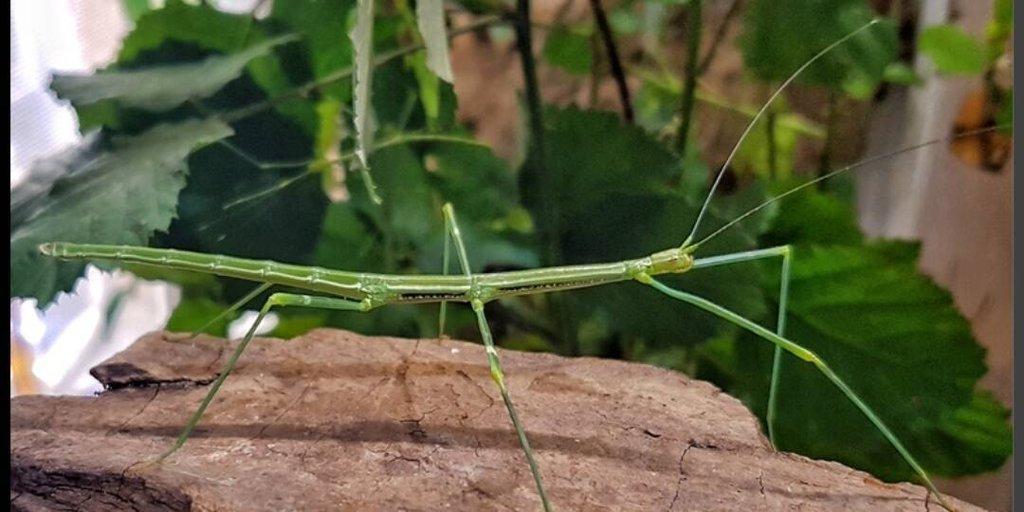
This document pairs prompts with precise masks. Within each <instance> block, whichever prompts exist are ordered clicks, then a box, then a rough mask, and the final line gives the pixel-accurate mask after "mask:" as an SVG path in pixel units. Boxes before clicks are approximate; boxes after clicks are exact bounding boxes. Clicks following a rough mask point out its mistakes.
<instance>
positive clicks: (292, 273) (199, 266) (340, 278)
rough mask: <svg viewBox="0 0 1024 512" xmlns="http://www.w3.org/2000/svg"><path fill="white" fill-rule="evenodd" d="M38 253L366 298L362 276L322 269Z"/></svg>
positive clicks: (161, 256) (164, 255) (78, 250)
mask: <svg viewBox="0 0 1024 512" xmlns="http://www.w3.org/2000/svg"><path fill="white" fill-rule="evenodd" d="M39 252H41V253H43V254H45V255H48V256H53V257H56V258H59V259H68V260H82V259H88V260H106V261H115V262H122V263H131V264H136V265H147V266H155V267H161V268H172V269H177V270H187V271H191V272H199V273H203V274H214V275H218V276H224V277H235V278H238V279H246V280H249V281H261V282H266V283H273V284H279V285H284V286H294V287H296V288H302V289H305V290H313V291H318V292H322V293H328V294H331V295H337V296H341V297H345V298H349V299H355V300H362V299H364V298H366V296H367V294H366V293H365V292H364V290H363V288H362V286H361V283H362V282H363V279H361V277H362V276H361V274H359V273H355V272H343V271H340V270H329V269H325V268H320V267H303V266H299V265H289V264H285V263H278V262H275V261H261V260H250V259H246V258H235V257H232V256H223V255H212V254H202V253H197V252H189V251H179V250H177V249H155V248H151V247H136V246H127V245H98V244H74V243H67V242H53V243H48V244H42V245H40V246H39Z"/></svg>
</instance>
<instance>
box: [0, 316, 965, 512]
mask: <svg viewBox="0 0 1024 512" xmlns="http://www.w3.org/2000/svg"><path fill="white" fill-rule="evenodd" d="M233 343H234V342H229V341H225V340H221V339H216V338H208V337H201V338H199V339H197V340H195V342H194V343H193V342H189V341H187V340H185V338H184V337H183V336H182V335H174V334H169V333H154V334H151V335H148V336H146V337H144V338H142V339H141V340H139V342H137V343H136V344H135V345H133V346H132V347H131V348H130V349H128V350H127V351H125V352H123V353H121V354H119V355H117V356H115V357H114V358H112V359H111V360H109V361H107V362H105V363H104V364H102V365H100V366H98V367H97V368H95V369H94V371H93V373H94V375H95V376H96V377H97V378H99V379H100V380H101V381H103V382H104V384H105V385H106V386H108V387H109V388H110V389H109V390H108V391H106V392H104V393H101V394H100V395H98V396H93V397H49V396H23V397H17V398H15V399H13V400H12V401H11V414H12V423H11V441H12V452H11V473H12V477H11V504H12V506H13V507H14V508H15V509H16V510H246V511H250V510H274V511H278V510H536V509H538V508H539V501H538V499H537V497H536V494H535V491H534V488H533V482H532V480H531V477H530V473H529V470H528V468H527V465H526V463H525V460H524V458H523V455H522V453H521V452H520V449H519V446H518V443H517V441H516V436H515V433H514V431H513V430H512V427H511V425H510V423H509V421H508V418H507V416H506V412H505V408H504V407H503V406H502V404H501V399H500V396H499V395H498V393H497V391H496V390H495V388H494V387H493V385H492V383H491V381H490V377H489V371H488V367H487V363H486V357H485V354H484V351H483V350H482V347H481V346H480V345H476V344H471V343H466V342H460V341H451V340H405V339H397V338H383V337H377V338H374V337H364V336H360V335H356V334H353V333H349V332H345V331H338V330H327V329H320V330H315V331H312V332H310V333H308V334H306V335H304V336H302V337H298V338H295V339H293V340H290V341H286V340H276V339H263V338H260V339H256V340H254V341H253V343H252V345H250V347H249V349H248V350H247V352H246V353H245V354H244V355H243V356H242V358H241V360H240V361H239V366H238V368H237V369H236V372H235V373H233V374H232V375H231V376H230V378H228V379H227V380H226V382H225V384H224V387H223V388H222V390H221V393H220V394H219V395H218V397H217V399H216V400H215V401H214V402H213V404H212V405H211V406H210V409H209V410H208V412H207V416H206V418H204V420H203V422H202V423H200V425H199V427H198V428H197V429H196V432H195V433H194V434H193V437H192V439H190V440H189V442H188V443H187V444H186V445H185V447H184V448H182V449H181V450H180V451H179V452H178V453H176V454H175V455H173V456H172V457H171V458H170V459H168V460H166V461H165V462H163V463H162V464H161V465H159V466H156V467H149V468H141V469H140V468H139V467H138V466H133V465H134V464H135V463H137V462H139V461H142V460H145V459H148V458H150V457H152V456H154V455H156V454H158V453H160V452H161V451H162V450H163V449H164V448H166V447H167V446H168V445H169V443H170V442H171V441H172V440H173V438H174V436H176V435H177V434H178V431H179V430H180V429H181V427H182V426H183V425H184V423H185V422H186V420H187V418H188V417H189V415H190V414H191V413H192V411H193V410H194V409H195V407H196V406H197V404H198V402H199V401H200V400H201V399H202V397H203V395H204V394H205V393H206V391H207V385H208V383H209V382H210V381H211V380H212V379H213V378H214V377H215V376H216V374H217V371H218V370H219V368H220V365H221V364H222V363H223V362H224V361H225V360H226V358H227V357H228V355H229V353H230V349H231V346H232V344H233ZM501 356H502V359H503V361H504V364H505V370H506V374H507V378H508V385H509V387H510V389H511V393H512V396H513V399H514V400H515V401H516V403H517V405H518V408H519V411H520V414H521V416H522V418H523V421H524V422H525V424H526V428H527V431H528V435H529V437H530V439H531V441H532V442H533V444H534V447H535V450H536V452H537V459H538V462H539V464H540V467H541V468H542V472H543V474H544V478H545V481H546V483H547V488H548V491H549V493H550V495H551V499H552V501H553V502H554V504H555V506H556V507H557V508H558V509H559V510H795V509H799V510H914V511H924V510H929V509H931V510H937V509H938V505H937V503H936V502H935V499H934V496H928V493H927V492H926V491H925V489H924V488H922V487H919V486H915V485H910V484H898V485H893V484H885V483H882V482H879V481H878V480H876V479H875V478H873V477H871V476H870V475H868V474H866V473H863V472H860V471H856V470H852V469H850V468H847V467H845V466H842V465H840V464H837V463H833V462H824V461H815V460H811V459H808V458H805V457H802V456H798V455H794V454H789V453H780V452H776V451H774V450H772V448H771V447H770V446H769V444H768V442H767V440H766V439H765V437H764V435H763V434H762V433H761V430H760V427H759V425H758V422H757V420H756V419H755V418H754V416H753V415H752V414H751V413H750V412H749V411H748V410H747V409H745V408H744V407H743V406H742V405H741V403H740V402H739V401H737V400H736V399H734V398H732V397H730V396H728V395H726V394H724V393H722V392H721V391H720V390H718V389H717V388H715V387H714V386H712V385H710V384H707V383H705V382H700V381H695V380H691V379H689V378H687V377H685V376H683V375H681V374H678V373H675V372H671V371H667V370H663V369H659V368H655V367H652V366H648V365H643V364H637V363H626V362H621V361H610V360H599V359H591V358H577V359H568V358H563V357H560V356H555V355H551V354H530V353H521V352H512V351H507V350H502V351H501ZM952 502H953V503H955V504H956V505H957V506H958V508H959V510H964V511H967V510H978V509H976V508H975V507H972V506H970V505H968V504H965V503H962V502H958V501H955V500H952Z"/></svg>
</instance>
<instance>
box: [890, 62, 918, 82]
mask: <svg viewBox="0 0 1024 512" xmlns="http://www.w3.org/2000/svg"><path fill="white" fill-rule="evenodd" d="M882 79H883V80H885V81H886V82H889V83H893V84H899V85H921V83H922V80H921V77H919V76H917V73H915V72H914V69H913V68H911V67H910V66H908V65H906V64H904V63H902V62H893V63H892V64H889V65H888V66H886V67H885V73H883V74H882Z"/></svg>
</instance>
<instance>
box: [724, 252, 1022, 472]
mask: <svg viewBox="0 0 1024 512" xmlns="http://www.w3.org/2000/svg"><path fill="white" fill-rule="evenodd" d="M917 255H918V248H917V246H916V245H914V244H909V243H903V242H886V243H874V244H871V245H865V246H813V245H811V246H805V245H801V246H798V247H797V248H796V249H795V251H794V256H793V257H794V259H793V266H792V281H791V283H790V299H789V313H788V317H787V318H788V320H787V327H786V336H787V337H788V338H790V339H792V340H793V341H795V342H797V343H799V344H801V345H803V346H805V347H807V348H809V349H810V350H812V351H814V352H816V353H818V354H819V355H820V356H821V357H822V358H823V359H824V360H825V361H826V362H827V363H828V364H829V365H830V366H831V367H832V368H833V369H834V370H835V372H836V373H837V374H839V375H840V376H841V377H842V378H843V379H844V380H845V381H846V382H847V383H848V384H849V385H850V387H852V388H853V389H854V390H855V391H856V392H857V393H858V394H859V395H860V396H861V397H862V398H863V399H864V401H865V402H866V403H867V404H869V405H870V406H871V407H872V408H874V409H875V411H876V412H877V413H878V414H879V416H880V417H881V418H882V419H883V420H884V421H885V422H886V423H887V424H888V425H889V426H890V428H892V430H893V431H894V432H895V434H896V435H897V436H898V437H899V438H900V439H901V440H902V441H903V442H904V443H905V444H906V445H907V448H908V449H909V450H910V452H911V453H913V454H914V456H915V457H916V458H917V459H918V460H919V461H920V462H921V463H922V465H923V466H924V467H925V468H926V469H928V470H929V471H930V472H932V473H935V474H938V475H944V476H953V475H958V474H964V473H965V472H976V471H982V470H990V469H995V468H997V467H998V466H999V465H1000V464H1001V463H1002V461H1003V460H1005V458H1006V456H1007V455H1008V454H1009V451H1008V450H1007V449H1004V448H1008V447H1009V442H1008V439H1007V438H1006V437H1003V436H1006V435H1008V430H1007V429H1006V428H1002V429H1001V428H1000V427H999V425H1000V424H1005V411H1002V410H1001V409H999V408H992V407H988V408H985V407H982V406H981V405H979V404H974V405H972V400H973V397H974V396H975V395H974V388H975V385H976V383H977V381H978V379H979V378H980V377H981V376H982V375H983V374H984V373H985V370H986V367H985V363H984V356H985V351H984V349H982V348H981V347H980V346H979V345H978V344H977V343H976V342H975V341H974V339H973V337H972V335H971V329H970V324H968V322H967V321H966V320H965V319H964V318H963V316H961V315H960V313H959V312H957V310H956V308H955V306H954V304H953V300H952V297H951V296H950V295H949V293H948V292H947V291H945V290H943V289H942V288H939V287H938V286H936V285H935V284H934V283H933V282H932V281H931V280H930V279H928V278H927V277H925V276H923V275H921V274H920V273H918V271H917ZM772 276H773V279H771V280H769V281H768V282H767V283H766V292H769V293H770V296H772V297H774V296H775V294H777V290H778V285H779V282H778V277H777V274H775V273H773V274H772ZM773 290H774V292H773V293H771V292H772V291H773ZM736 347H737V351H738V354H739V357H738V360H739V363H738V366H737V368H736V372H735V375H733V379H734V381H735V383H736V387H735V388H734V389H733V390H732V392H733V393H735V394H738V395H739V396H741V397H742V398H743V399H744V401H745V402H746V403H747V405H748V406H750V407H751V408H752V409H753V410H754V411H755V412H757V413H758V414H760V415H763V414H764V412H765V405H766V402H767V392H768V381H769V376H770V372H771V357H772V356H771V354H772V346H771V345H770V344H768V343H766V342H764V341H763V340H761V339H759V338H756V337H753V336H749V335H743V336H741V337H740V339H739V340H738V341H737V342H736ZM779 396H780V398H779V405H778V407H779V409H778V420H777V423H776V433H777V434H776V437H777V440H778V445H779V448H780V449H783V450H787V451H795V452H798V453H801V454H804V455H808V456H811V457H814V458H824V459H830V460H838V461H840V462H843V463H844V464H847V465H850V466H853V467H856V468H860V469H864V470H867V471H870V472H872V473H873V474H875V475H878V476H880V477H882V478H884V479H888V480H908V479H912V478H913V475H914V473H913V471H912V470H911V469H910V468H909V467H908V466H907V465H906V463H905V462H903V460H902V458H901V457H900V456H899V455H898V454H897V453H896V451H895V450H894V449H893V448H892V446H891V445H890V444H889V443H888V442H887V441H886V440H885V439H884V438H883V437H882V436H881V434H879V433H878V431H877V429H875V428H874V426H872V425H871V423H869V422H868V421H867V419H866V418H865V417H864V416H863V414H862V413H861V412H860V411H859V410H858V409H857V408H856V407H854V406H853V405H852V404H850V403H849V401H848V400H846V399H845V397H844V396H843V395H842V394H841V393H840V392H839V391H838V390H836V389H835V387H834V386H832V385H831V384H830V382H829V381H828V380H827V379H825V378H824V377H822V376H821V375H820V373H819V372H817V371H816V369H815V368H814V367H812V366H810V365H806V364H803V363H801V362H799V361H798V360H796V359H795V358H792V357H787V358H786V359H785V362H784V365H783V373H782V378H781V383H780V395H779ZM982 405H983V404H982ZM954 441H955V442H954Z"/></svg>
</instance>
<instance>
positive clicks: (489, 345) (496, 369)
mask: <svg viewBox="0 0 1024 512" xmlns="http://www.w3.org/2000/svg"><path fill="white" fill-rule="evenodd" d="M441 210H442V211H443V212H444V217H445V225H447V227H448V230H449V231H450V232H451V238H452V240H453V241H454V243H455V250H456V252H458V255H459V263H460V264H461V266H462V271H463V272H465V273H466V276H467V277H469V278H472V277H473V275H472V273H471V272H470V270H469V257H468V256H467V255H466V246H465V244H463V243H462V233H460V232H459V224H458V222H456V220H455V210H454V209H453V208H452V205H451V203H446V204H445V205H444V207H443V208H442V209H441ZM470 293H475V291H474V292H470ZM470 304H471V305H472V307H473V312H474V313H476V323H477V326H478V327H479V328H480V336H481V337H482V338H483V340H484V350H485V351H486V352H487V364H488V366H490V370H491V380H493V381H494V384H495V385H497V386H498V391H499V392H500V393H501V400H502V401H503V402H505V408H506V409H508V416H509V418H511V419H512V426H513V427H514V428H515V429H516V435H517V436H518V437H519V445H520V446H522V448H523V453H524V454H526V462H527V463H528V464H529V465H530V472H531V473H532V474H533V482H534V483H535V484H536V485H537V494H538V495H539V496H540V502H541V505H542V506H543V507H544V510H545V512H550V511H551V503H550V502H549V501H548V494H547V491H545V490H544V481H543V479H541V476H540V468H539V467H538V466H537V461H536V460H535V459H534V457H533V448H531V447H530V440H529V439H527V438H526V430H525V429H524V428H523V424H522V422H521V421H519V414H518V413H516V408H515V406H514V405H513V404H512V397H511V396H510V395H509V393H508V387H507V386H506V385H505V374H504V372H502V371H501V360H499V359H498V349H496V348H495V347H494V337H493V336H492V335H491V328H490V326H489V325H488V324H487V317H486V316H485V315H484V303H483V301H482V300H480V299H473V300H472V301H471V302H470Z"/></svg>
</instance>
